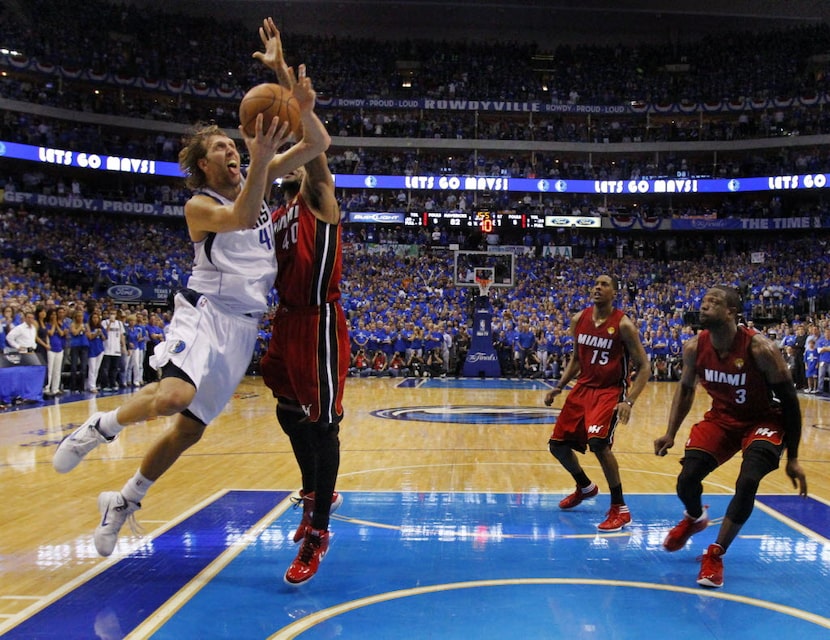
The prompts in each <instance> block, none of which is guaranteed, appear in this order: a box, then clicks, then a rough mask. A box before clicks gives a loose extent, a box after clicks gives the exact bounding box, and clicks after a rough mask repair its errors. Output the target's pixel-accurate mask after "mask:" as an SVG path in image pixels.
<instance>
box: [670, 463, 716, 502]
mask: <svg viewBox="0 0 830 640" xmlns="http://www.w3.org/2000/svg"><path fill="white" fill-rule="evenodd" d="M717 466H718V463H717V461H716V460H715V459H714V458H713V457H712V456H711V455H709V454H708V453H704V452H702V451H687V452H686V454H685V456H684V457H683V468H682V469H681V470H680V475H678V476H677V497H678V498H680V501H681V502H682V503H683V504H684V505H694V504H695V502H697V501H699V500H700V496H701V494H702V493H703V479H704V478H705V477H706V476H708V475H709V474H710V473H711V472H712V471H713V470H714V469H715V467H717Z"/></svg>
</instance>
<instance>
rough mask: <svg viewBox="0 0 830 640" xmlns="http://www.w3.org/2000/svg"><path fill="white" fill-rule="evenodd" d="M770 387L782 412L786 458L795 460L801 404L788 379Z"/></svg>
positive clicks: (798, 439)
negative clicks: (779, 403)
mask: <svg viewBox="0 0 830 640" xmlns="http://www.w3.org/2000/svg"><path fill="white" fill-rule="evenodd" d="M771 387H772V391H773V392H774V393H775V397H776V398H778V400H779V401H780V402H781V412H782V413H783V414H784V430H785V431H786V435H785V438H786V444H787V459H788V460H795V459H796V458H798V445H799V444H800V442H801V405H799V404H798V395H797V394H796V392H795V386H794V385H793V383H792V382H790V381H787V382H780V383H778V384H774V385H771Z"/></svg>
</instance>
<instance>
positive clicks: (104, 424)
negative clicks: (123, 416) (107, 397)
mask: <svg viewBox="0 0 830 640" xmlns="http://www.w3.org/2000/svg"><path fill="white" fill-rule="evenodd" d="M117 414H118V409H114V410H112V411H107V412H106V413H105V414H104V415H102V416H101V419H100V420H98V431H100V432H101V433H103V434H104V435H105V436H107V438H112V437H113V436H117V435H118V434H119V433H121V430H122V429H123V428H124V426H125V425H123V424H120V423H119V422H118V419H117V418H116V415H117Z"/></svg>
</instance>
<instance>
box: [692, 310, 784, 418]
mask: <svg viewBox="0 0 830 640" xmlns="http://www.w3.org/2000/svg"><path fill="white" fill-rule="evenodd" d="M757 333H758V332H757V331H755V330H754V329H749V328H747V327H745V326H743V325H738V332H737V333H736V334H735V339H734V340H733V341H732V346H731V348H730V349H729V352H728V353H727V354H726V355H725V356H723V357H721V356H719V355H718V353H717V351H715V348H714V347H713V346H712V339H711V335H710V334H709V331H707V330H703V331H701V332H700V333H699V334H698V337H697V358H696V360H695V373H696V374H697V378H698V380H699V381H700V384H701V385H703V388H704V389H706V392H707V393H708V394H709V395H710V396H711V397H712V408H711V409H710V410H709V411H707V412H706V415H705V418H706V419H707V420H708V419H715V418H717V419H718V421H719V422H723V421H724V420H730V419H731V420H732V421H734V422H736V423H740V424H745V423H747V422H753V423H755V422H759V421H762V420H764V419H765V418H768V417H778V416H780V415H781V414H780V410H779V409H778V405H777V403H774V402H773V399H772V396H771V394H770V392H769V388H768V386H767V383H766V380H765V379H764V375H763V373H761V371H760V370H759V369H758V367H757V366H756V365H755V362H754V361H753V359H752V354H751V352H750V343H751V342H752V338H753V336H755V335H756V334H757Z"/></svg>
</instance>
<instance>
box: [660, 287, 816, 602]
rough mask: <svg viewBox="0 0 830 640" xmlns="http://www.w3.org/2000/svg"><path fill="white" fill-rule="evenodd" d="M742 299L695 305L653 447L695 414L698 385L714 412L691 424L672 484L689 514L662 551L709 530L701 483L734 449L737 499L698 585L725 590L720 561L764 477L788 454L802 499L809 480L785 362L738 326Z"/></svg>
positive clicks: (725, 296) (719, 290) (714, 291)
mask: <svg viewBox="0 0 830 640" xmlns="http://www.w3.org/2000/svg"><path fill="white" fill-rule="evenodd" d="M741 307H742V305H741V297H740V294H739V293H738V291H737V290H736V289H735V288H733V287H728V286H717V287H712V288H711V289H709V291H707V292H706V295H705V296H704V297H703V301H702V303H701V305H700V323H701V326H702V327H703V331H701V332H700V333H699V334H698V335H696V336H694V337H693V338H691V339H690V340H689V341H688V342H686V344H685V345H684V347H683V372H682V374H681V377H680V382H679V383H678V386H677V390H676V391H675V394H674V398H673V400H672V406H671V410H670V413H669V425H668V428H667V429H666V433H665V434H664V435H662V436H660V437H659V438H657V439H656V440H655V441H654V453H655V454H657V455H658V456H664V455H666V453H667V452H668V450H669V449H670V448H671V447H672V446H673V445H674V437H675V436H676V435H677V431H678V429H679V428H680V425H681V424H682V422H683V419H684V418H685V417H686V416H687V415H688V413H689V411H690V410H691V408H692V402H693V401H694V395H695V384H696V382H698V381H699V382H700V384H701V386H702V387H703V388H704V389H706V392H707V393H708V394H709V395H710V396H711V398H712V408H711V409H709V410H708V411H707V412H706V413H705V414H704V415H703V419H702V420H701V421H700V422H698V423H696V424H695V425H694V426H692V431H691V433H690V435H689V440H688V441H687V442H686V450H685V453H684V456H683V459H682V460H681V463H682V465H683V468H682V470H681V472H680V476H679V477H678V478H677V495H678V497H679V498H680V500H681V502H682V503H683V505H684V506H685V507H686V511H685V513H684V514H683V519H682V520H681V521H680V522H679V523H678V524H677V525H676V526H675V527H674V528H673V529H672V530H671V531H669V533H668V535H667V536H666V539H665V540H664V541H663V546H664V547H665V548H666V550H667V551H679V550H680V549H682V548H683V547H685V546H686V543H687V542H688V541H689V538H691V537H692V536H693V535H694V534H696V533H700V532H702V531H703V530H705V529H706V527H707V526H708V524H709V516H708V514H707V511H706V508H705V507H704V506H703V501H702V496H703V479H704V478H705V477H706V476H707V475H709V474H710V473H711V472H712V471H714V470H715V469H716V468H717V467H718V466H720V465H722V464H723V463H724V462H726V461H727V460H729V459H730V458H731V457H732V456H734V455H735V454H736V453H737V452H738V451H743V461H742V463H741V470H740V472H739V474H738V479H737V481H736V483H735V495H734V496H733V498H732V500H730V502H729V506H728V507H727V508H726V514H725V515H724V517H723V523H722V524H721V527H720V530H719V531H718V536H717V539H716V541H715V543H714V544H710V545H709V548H708V549H707V551H706V553H705V554H703V557H702V563H701V567H700V573H699V574H698V577H697V583H698V584H699V585H701V586H704V587H720V586H723V560H722V556H723V554H725V553H726V550H727V549H728V548H729V545H730V544H731V543H732V541H733V540H734V539H735V536H737V535H738V532H739V531H740V530H741V527H742V526H743V524H744V523H745V522H746V521H747V520H748V519H749V516H750V514H751V513H752V508H753V505H754V503H755V494H756V493H757V491H758V486H759V484H760V482H761V479H762V478H763V477H764V476H765V475H767V474H768V473H770V472H772V471H773V470H775V469H777V468H778V464H779V459H780V458H781V454H782V453H783V451H784V449H785V448H786V450H787V475H788V476H789V477H790V479H791V480H792V483H793V486H794V487H797V488H798V491H799V493H800V494H801V495H803V496H806V495H807V478H806V476H805V474H804V471H802V469H801V465H800V464H799V463H798V445H799V440H800V439H801V408H800V406H799V404H798V397H797V396H796V392H795V385H794V384H793V380H792V377H791V375H790V371H789V368H788V367H787V363H786V362H785V361H784V357H783V356H782V355H781V351H780V349H779V348H778V347H777V346H776V345H775V343H773V342H772V341H771V340H769V339H767V338H765V337H764V336H762V335H761V334H760V333H758V332H757V331H755V330H753V329H748V328H746V327H744V326H743V325H739V324H738V323H737V319H738V312H739V310H740V309H741Z"/></svg>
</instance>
